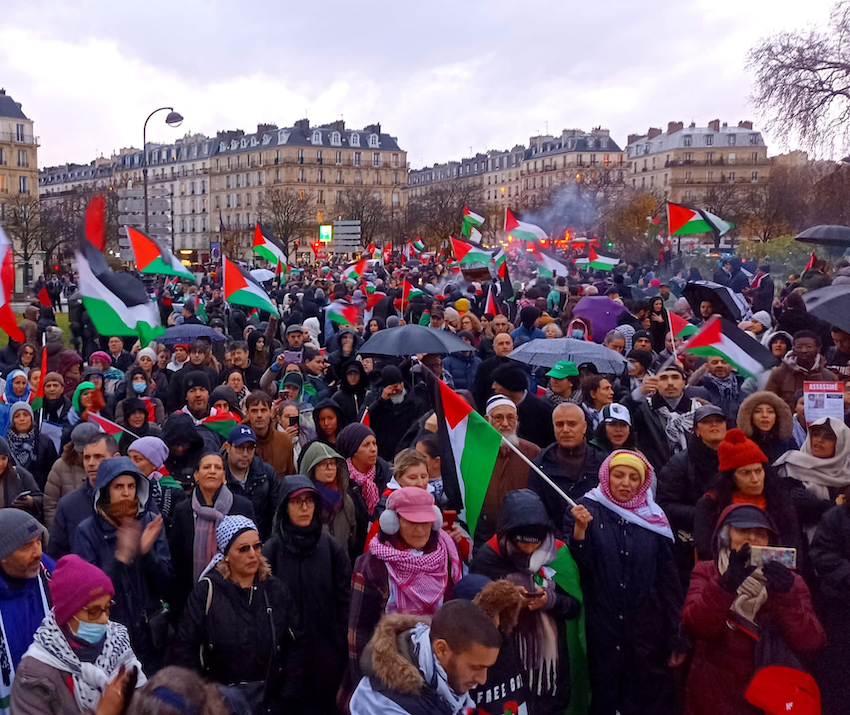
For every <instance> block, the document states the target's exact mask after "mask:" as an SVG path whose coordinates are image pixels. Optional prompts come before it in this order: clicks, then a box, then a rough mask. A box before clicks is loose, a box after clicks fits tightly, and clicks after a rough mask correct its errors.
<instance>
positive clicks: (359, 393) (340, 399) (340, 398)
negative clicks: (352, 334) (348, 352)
mask: <svg viewBox="0 0 850 715" xmlns="http://www.w3.org/2000/svg"><path fill="white" fill-rule="evenodd" d="M351 366H354V367H356V368H357V371H358V372H359V373H360V381H359V382H358V383H357V384H356V385H349V384H348V380H346V378H345V376H346V373H347V372H348V370H349V368H350V367H351ZM341 371H342V374H341V375H340V376H339V390H337V391H336V392H335V393H334V395H333V397H332V398H331V399H332V400H333V401H334V402H336V404H337V405H339V408H340V409H341V410H342V414H343V416H344V417H345V424H350V423H352V422H356V421H357V420H358V419H359V418H360V413H361V412H362V410H363V408H364V407H365V406H366V392H367V391H368V390H369V376H368V375H367V374H366V370H364V369H363V364H362V363H361V362H360V361H359V360H349V361H348V362H346V363H344V364H343V365H342V367H341Z"/></svg>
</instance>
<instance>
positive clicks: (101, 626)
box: [74, 619, 108, 643]
mask: <svg viewBox="0 0 850 715" xmlns="http://www.w3.org/2000/svg"><path fill="white" fill-rule="evenodd" d="M107 625H108V624H106V623H88V622H87V621H81V620H79V619H78V620H77V632H76V633H75V634H74V635H76V636H77V638H79V639H80V640H83V641H85V642H86V643H99V642H100V641H101V640H103V637H104V636H105V635H106V626H107Z"/></svg>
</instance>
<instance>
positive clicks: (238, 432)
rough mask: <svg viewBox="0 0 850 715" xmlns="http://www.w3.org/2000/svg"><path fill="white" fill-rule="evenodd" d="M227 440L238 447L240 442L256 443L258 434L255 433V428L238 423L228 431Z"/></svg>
mask: <svg viewBox="0 0 850 715" xmlns="http://www.w3.org/2000/svg"><path fill="white" fill-rule="evenodd" d="M227 441H228V442H230V444H232V445H233V446H234V447H238V446H239V445H240V444H245V443H246V442H254V443H255V444H256V442H257V435H256V434H254V430H252V429H251V428H250V427H249V426H248V425H236V427H234V428H233V429H232V430H230V432H229V433H228V435H227Z"/></svg>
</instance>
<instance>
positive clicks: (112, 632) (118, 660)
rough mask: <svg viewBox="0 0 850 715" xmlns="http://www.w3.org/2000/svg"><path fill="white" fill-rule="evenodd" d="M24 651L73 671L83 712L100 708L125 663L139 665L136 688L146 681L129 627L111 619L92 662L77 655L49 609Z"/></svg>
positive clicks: (48, 664)
mask: <svg viewBox="0 0 850 715" xmlns="http://www.w3.org/2000/svg"><path fill="white" fill-rule="evenodd" d="M24 655H25V657H26V656H29V657H30V658H34V659H35V660H37V661H39V662H40V663H44V664H45V665H47V666H49V667H51V668H55V669H56V670H58V671H60V672H66V673H70V674H71V679H72V680H73V681H74V688H73V689H74V699H75V700H76V701H77V706H78V707H79V708H80V712H84V713H87V712H94V711H95V710H96V709H97V704H98V702H100V698H101V697H102V696H103V692H104V690H106V686H107V685H109V683H111V682H112V680H113V679H114V678H115V676H116V675H117V673H118V669H119V668H120V667H121V666H122V665H124V666H126V668H128V669H129V668H133V667H135V668H137V669H138V673H139V679H138V681H137V682H136V687H137V688H140V687H142V686H143V685H144V684H145V683H146V682H147V678H146V677H145V674H144V673H143V672H142V664H141V663H140V662H139V661H138V659H137V658H136V655H135V654H134V653H133V649H132V647H131V646H130V635H129V633H128V632H127V629H126V628H125V627H124V626H122V625H121V624H120V623H115V622H114V621H109V625H108V626H107V628H106V637H105V638H104V640H103V647H102V648H101V650H100V654H99V655H98V656H97V658H95V659H94V661H93V662H91V663H88V662H85V661H81V660H80V659H79V658H78V657H77V654H76V653H75V652H74V650H73V649H72V648H71V645H70V644H69V643H68V639H67V638H66V637H65V634H64V633H63V632H62V629H61V628H60V627H59V625H58V624H57V623H56V617H55V616H54V615H53V611H50V612H49V613H48V614H47V615H46V616H45V617H44V620H43V621H42V622H41V625H40V626H39V627H38V630H37V631H36V632H35V636H34V637H33V643H32V645H31V646H30V647H29V649H28V650H27V652H26V653H25V654H24Z"/></svg>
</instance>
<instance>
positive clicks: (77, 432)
mask: <svg viewBox="0 0 850 715" xmlns="http://www.w3.org/2000/svg"><path fill="white" fill-rule="evenodd" d="M96 434H103V433H102V432H101V431H100V427H98V426H97V425H96V424H94V423H93V422H82V423H80V424H78V425H77V426H76V427H74V429H72V430H71V441H72V442H73V443H74V451H75V452H76V453H77V454H82V453H83V449H85V446H86V444H88V442H89V440H91V439H92V437H94V436H95V435H96Z"/></svg>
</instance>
